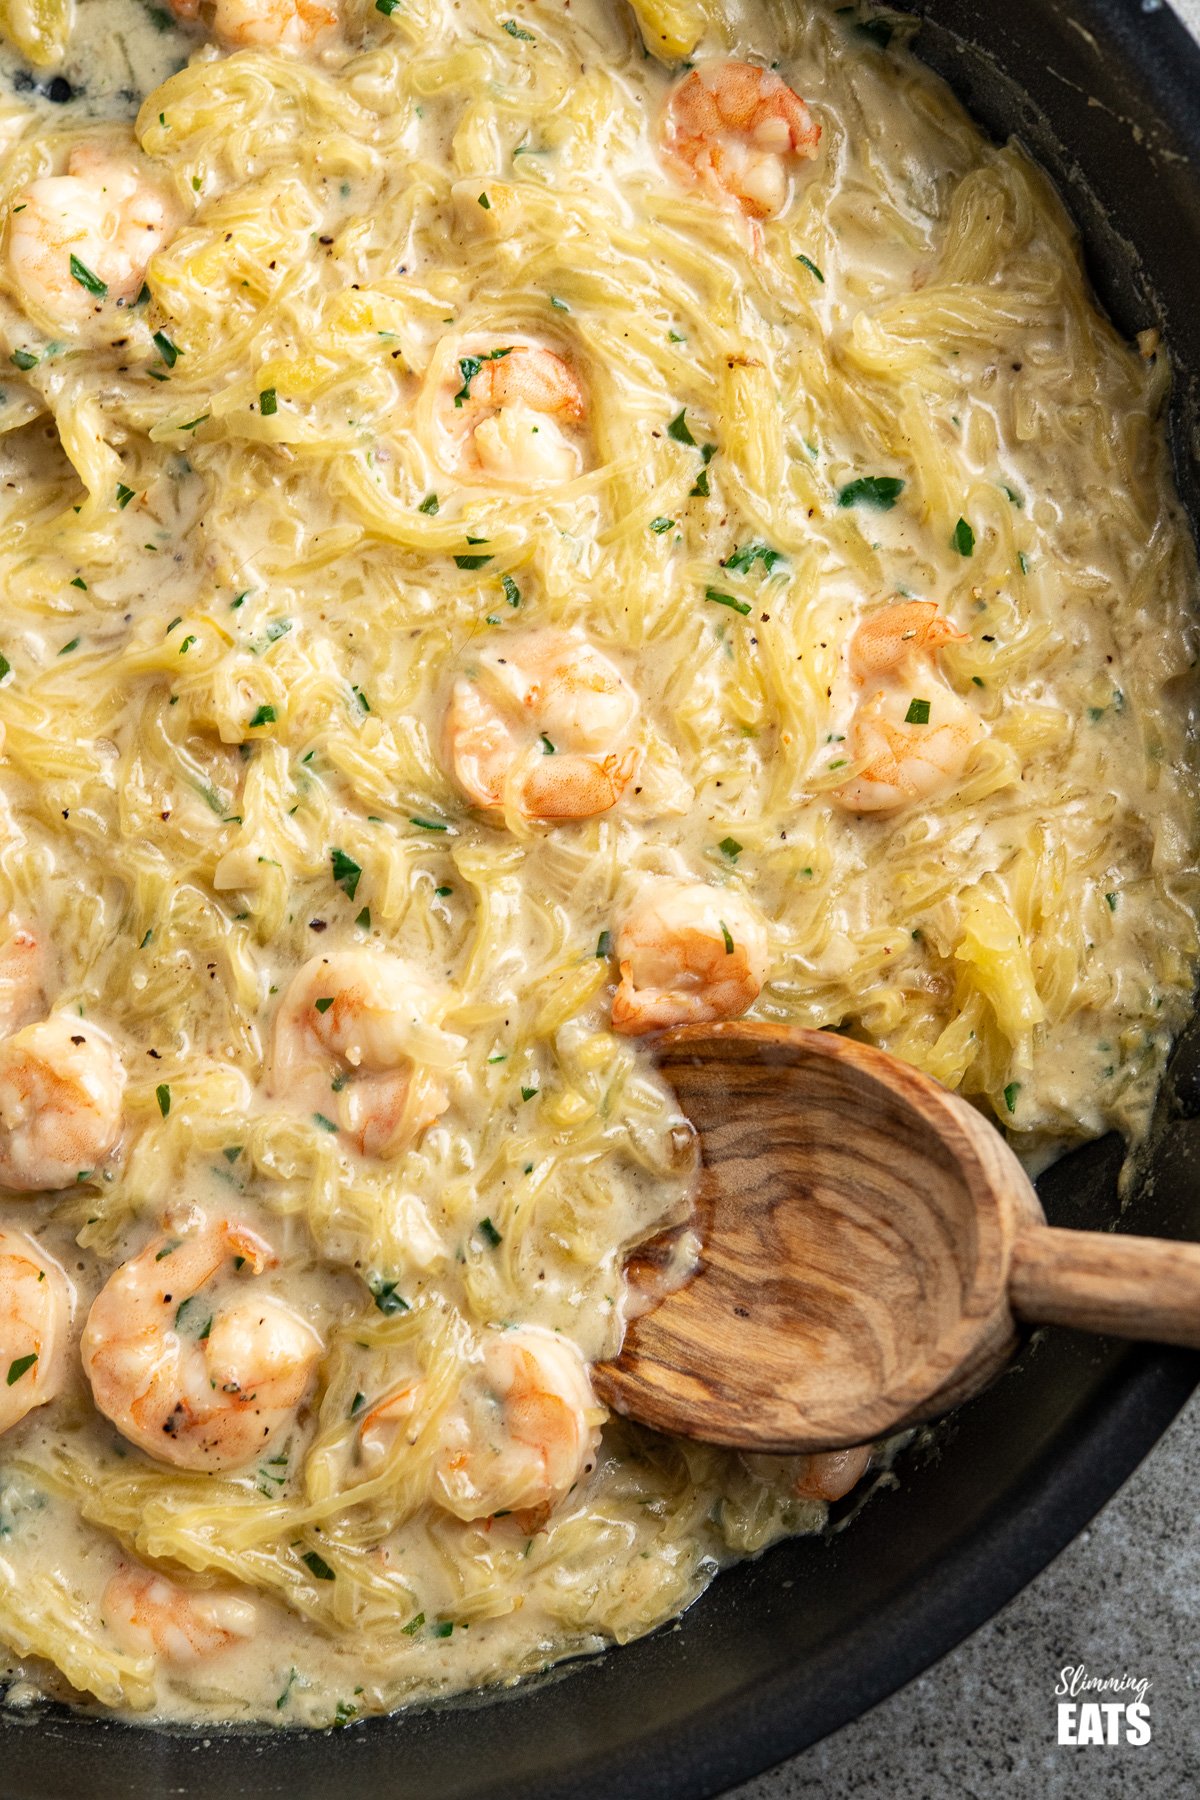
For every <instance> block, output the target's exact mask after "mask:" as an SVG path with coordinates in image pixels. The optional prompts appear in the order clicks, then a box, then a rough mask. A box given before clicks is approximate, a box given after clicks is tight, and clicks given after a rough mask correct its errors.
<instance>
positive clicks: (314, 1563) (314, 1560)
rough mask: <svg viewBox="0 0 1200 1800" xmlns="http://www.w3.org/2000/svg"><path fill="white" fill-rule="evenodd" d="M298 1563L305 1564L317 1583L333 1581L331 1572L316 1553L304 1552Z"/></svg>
mask: <svg viewBox="0 0 1200 1800" xmlns="http://www.w3.org/2000/svg"><path fill="white" fill-rule="evenodd" d="M300 1561H301V1562H302V1563H307V1565H308V1567H309V1568H310V1569H311V1570H312V1572H313V1574H314V1575H315V1576H316V1578H317V1580H318V1581H333V1580H334V1579H335V1576H334V1573H333V1570H332V1569H331V1568H330V1566H329V1564H328V1563H327V1562H326V1561H325V1558H324V1557H323V1556H322V1555H320V1553H319V1552H318V1551H316V1550H305V1551H304V1552H303V1554H302V1555H301V1557H300Z"/></svg>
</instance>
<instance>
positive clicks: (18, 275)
mask: <svg viewBox="0 0 1200 1800" xmlns="http://www.w3.org/2000/svg"><path fill="white" fill-rule="evenodd" d="M177 223H178V213H177V209H176V207H175V205H174V203H173V202H172V200H171V199H170V198H169V197H168V195H167V194H166V193H165V192H164V190H163V189H161V188H159V187H158V186H156V185H155V183H153V182H152V181H149V180H147V178H146V176H145V174H144V173H143V169H142V166H141V164H140V163H139V162H137V161H135V159H134V157H133V155H132V154H130V153H120V152H117V151H115V150H112V149H105V148H103V147H102V146H101V145H99V144H94V143H86V144H77V145H76V146H75V148H74V149H73V150H72V152H71V154H70V157H69V158H68V161H67V172H66V174H65V175H43V176H41V177H40V178H39V179H38V180H37V181H33V182H31V183H30V185H29V186H28V187H27V188H25V189H24V191H23V192H22V193H20V194H18V195H17V197H16V200H15V201H14V203H13V205H12V207H11V208H10V211H9V222H8V270H9V276H10V278H11V280H12V282H13V285H14V287H15V288H16V290H17V294H18V296H19V298H20V299H21V300H22V302H23V303H24V304H26V305H27V306H28V308H29V309H30V310H31V311H32V313H33V315H34V316H35V317H38V316H41V317H43V318H45V319H46V320H47V321H48V322H50V323H51V324H52V325H53V326H54V327H55V328H56V329H63V328H74V329H76V330H84V329H86V330H88V331H90V332H93V333H97V332H98V333H100V334H101V335H102V334H103V331H104V330H105V329H108V330H109V331H110V332H111V334H112V335H114V336H116V335H120V334H121V333H122V332H123V331H124V330H125V325H124V323H123V322H122V318H121V315H120V314H115V315H114V313H113V311H112V308H113V306H114V304H115V305H116V306H118V307H124V306H127V305H128V304H129V302H130V301H132V300H134V299H136V297H137V295H138V294H139V292H140V291H141V287H142V282H143V281H144V279H145V275H146V268H147V265H148V264H149V261H150V258H151V257H152V256H153V255H154V253H155V251H156V250H158V249H159V248H160V247H161V245H163V244H164V243H165V242H166V241H167V239H168V238H169V237H170V236H171V234H172V232H173V231H174V229H175V227H176V225H177Z"/></svg>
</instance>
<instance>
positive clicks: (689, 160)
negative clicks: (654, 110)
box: [662, 62, 821, 219]
mask: <svg viewBox="0 0 1200 1800" xmlns="http://www.w3.org/2000/svg"><path fill="white" fill-rule="evenodd" d="M820 139H821V127H820V126H819V125H818V124H816V122H815V121H814V119H813V117H812V114H811V113H810V112H809V110H808V108H807V106H806V105H805V104H804V102H803V100H801V98H800V96H799V94H794V93H793V92H792V90H791V88H790V87H789V86H788V85H787V82H786V81H783V80H781V78H780V77H779V76H778V75H775V74H772V72H771V70H770V69H760V68H757V67H756V66H755V65H754V64H753V63H744V62H706V63H702V64H701V65H700V67H699V68H696V69H693V70H692V71H691V72H690V73H689V74H687V75H685V76H684V78H683V80H682V81H681V82H679V83H678V84H677V86H675V87H674V88H672V89H671V92H670V93H669V94H668V96H667V103H666V108H665V110H664V113H663V119H662V147H663V153H664V155H665V156H666V158H667V161H668V162H670V163H673V164H674V165H675V167H676V169H677V170H679V172H680V173H681V174H682V175H683V176H684V178H685V179H686V180H688V181H690V182H694V183H695V184H696V185H697V186H699V187H702V188H703V189H704V190H705V191H706V192H707V193H708V194H709V195H710V197H711V198H712V199H714V200H717V201H719V202H720V203H722V204H723V205H726V206H728V205H729V204H730V203H731V202H732V203H733V205H735V206H738V207H740V208H741V210H742V211H743V212H744V213H748V214H749V216H750V217H751V218H752V219H767V218H770V217H772V216H773V215H774V214H775V213H778V212H781V211H782V210H783V208H784V206H785V205H786V204H787V197H788V163H789V160H790V161H803V160H804V159H806V158H811V157H814V156H815V155H816V154H817V145H818V143H819V142H820Z"/></svg>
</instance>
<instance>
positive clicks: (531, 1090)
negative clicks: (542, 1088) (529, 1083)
mask: <svg viewBox="0 0 1200 1800" xmlns="http://www.w3.org/2000/svg"><path fill="white" fill-rule="evenodd" d="M537 1091H538V1090H537V1088H535V1087H523V1088H522V1089H521V1098H522V1100H532V1099H533V1097H534V1095H535V1094H536V1093H537Z"/></svg>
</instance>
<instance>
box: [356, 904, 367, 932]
mask: <svg viewBox="0 0 1200 1800" xmlns="http://www.w3.org/2000/svg"><path fill="white" fill-rule="evenodd" d="M354 923H355V924H356V925H357V926H358V928H359V930H360V931H370V929H371V909H370V907H369V906H364V907H363V909H362V911H361V912H360V913H359V915H358V917H357V919H355V921H354Z"/></svg>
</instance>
